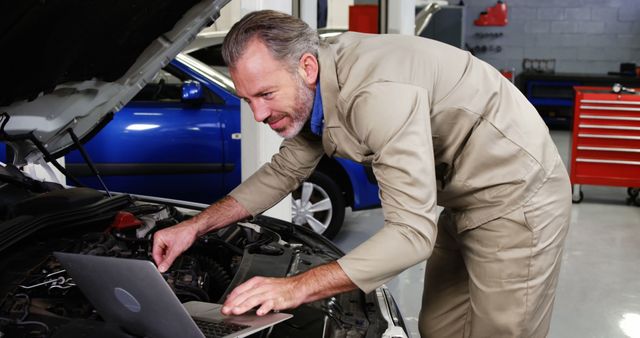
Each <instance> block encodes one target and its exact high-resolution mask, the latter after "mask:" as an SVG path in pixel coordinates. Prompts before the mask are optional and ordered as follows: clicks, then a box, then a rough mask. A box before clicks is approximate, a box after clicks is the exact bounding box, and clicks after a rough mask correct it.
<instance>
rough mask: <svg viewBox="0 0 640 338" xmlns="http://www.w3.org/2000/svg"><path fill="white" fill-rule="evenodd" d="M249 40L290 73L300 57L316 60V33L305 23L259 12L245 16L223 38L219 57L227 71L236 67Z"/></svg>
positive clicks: (283, 16)
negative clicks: (260, 45) (258, 41)
mask: <svg viewBox="0 0 640 338" xmlns="http://www.w3.org/2000/svg"><path fill="white" fill-rule="evenodd" d="M253 38H258V39H260V41H261V42H262V43H264V44H265V46H266V47H267V48H268V49H269V50H270V51H271V54H272V55H273V57H274V58H275V59H276V60H278V61H282V62H284V63H285V64H286V65H287V67H288V68H289V71H292V72H293V71H294V70H295V69H296V67H297V65H298V62H299V61H300V58H301V57H302V55H303V54H305V53H311V54H312V55H314V56H315V57H318V46H319V45H320V39H319V38H318V33H317V32H316V31H315V30H313V29H312V28H311V27H309V25H307V23H306V22H304V21H302V20H300V19H298V18H296V17H294V16H291V15H288V14H284V13H281V12H277V11H273V10H262V11H256V12H251V13H249V14H247V15H245V16H244V17H243V18H242V19H241V20H240V21H238V22H236V23H235V24H234V25H233V27H231V30H230V31H229V33H228V34H227V36H226V37H225V39H224V43H223V45H222V57H223V58H224V62H225V63H226V64H227V66H228V67H229V68H234V67H235V66H236V63H237V62H238V60H239V59H240V57H242V54H243V53H244V51H245V49H246V47H247V43H248V42H249V41H251V39H253Z"/></svg>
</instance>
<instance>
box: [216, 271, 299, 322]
mask: <svg viewBox="0 0 640 338" xmlns="http://www.w3.org/2000/svg"><path fill="white" fill-rule="evenodd" d="M298 283H299V278H296V277H288V278H268V277H253V278H251V279H249V280H248V281H246V282H244V283H242V284H241V285H240V286H238V287H237V288H235V289H233V291H232V292H231V293H230V294H229V296H228V297H227V300H226V301H225V302H224V306H223V307H222V313H223V314H225V315H239V314H243V313H245V312H247V311H249V310H251V309H252V308H254V307H256V306H258V305H259V306H260V308H258V310H257V311H256V313H257V315H258V316H262V315H265V314H267V313H269V311H272V310H284V309H290V308H295V307H298V306H299V305H300V304H302V302H303V301H304V299H305V293H304V291H303V290H302V288H301V285H299V284H298Z"/></svg>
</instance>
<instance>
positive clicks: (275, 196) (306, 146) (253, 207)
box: [229, 133, 324, 216]
mask: <svg viewBox="0 0 640 338" xmlns="http://www.w3.org/2000/svg"><path fill="white" fill-rule="evenodd" d="M323 154H324V151H323V148H322V142H321V141H320V140H316V139H314V138H313V137H311V136H309V135H307V134H304V133H301V134H298V135H297V136H296V137H294V138H291V139H286V140H284V141H283V142H282V144H281V145H280V150H279V151H278V153H277V154H275V155H273V157H272V158H271V162H268V163H266V164H264V165H263V166H262V167H260V169H258V171H256V172H255V173H254V174H253V175H251V176H250V177H249V178H248V179H247V180H245V181H244V182H242V183H241V184H240V185H239V186H237V187H236V188H235V189H234V190H233V191H231V192H230V193H229V195H230V196H231V197H233V198H235V199H236V201H238V203H240V204H241V205H242V206H243V207H244V208H245V209H246V210H247V211H248V212H249V213H250V214H251V215H253V216H255V215H257V214H259V213H261V212H263V211H265V210H267V209H269V208H271V207H272V206H274V205H275V204H276V203H278V202H280V200H282V199H283V198H284V197H285V196H287V195H288V194H289V193H290V192H291V191H293V190H294V189H296V188H297V187H298V186H299V185H300V183H302V182H303V181H304V180H305V179H307V178H308V177H309V176H310V175H311V173H312V172H313V170H314V169H315V167H316V165H317V164H318V162H319V161H320V158H321V157H322V155H323Z"/></svg>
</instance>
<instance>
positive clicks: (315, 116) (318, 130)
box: [310, 81, 324, 136]
mask: <svg viewBox="0 0 640 338" xmlns="http://www.w3.org/2000/svg"><path fill="white" fill-rule="evenodd" d="M310 124H311V132H313V133H314V134H316V135H318V136H322V127H323V126H324V110H323V109H322V95H321V94H320V81H318V82H317V84H316V96H315V97H314V98H313V109H312V110H311V122H310Z"/></svg>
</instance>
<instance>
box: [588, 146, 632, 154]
mask: <svg viewBox="0 0 640 338" xmlns="http://www.w3.org/2000/svg"><path fill="white" fill-rule="evenodd" d="M578 150H597V151H619V152H623V153H640V149H636V148H607V147H587V146H578Z"/></svg>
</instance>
